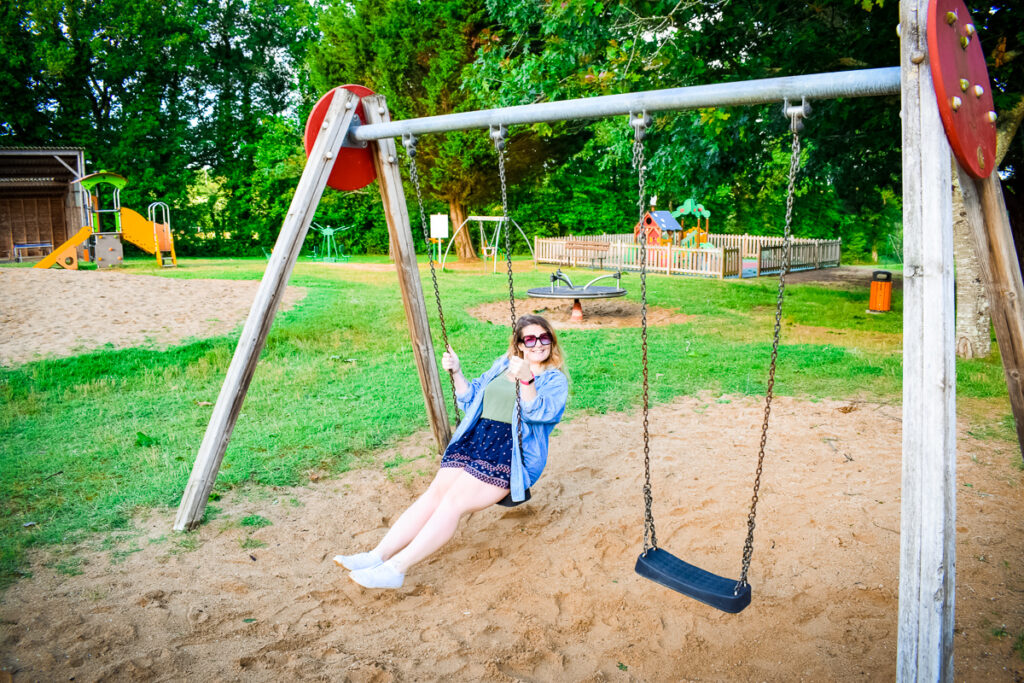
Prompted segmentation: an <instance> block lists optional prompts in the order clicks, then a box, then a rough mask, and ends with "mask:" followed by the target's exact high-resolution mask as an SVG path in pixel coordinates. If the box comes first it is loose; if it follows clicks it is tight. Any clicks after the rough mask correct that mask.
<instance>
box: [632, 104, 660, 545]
mask: <svg viewBox="0 0 1024 683" xmlns="http://www.w3.org/2000/svg"><path fill="white" fill-rule="evenodd" d="M629 125H630V126H632V127H633V167H634V168H635V169H636V171H637V179H638V181H637V186H638V188H639V189H638V196H637V209H638V211H639V214H640V218H639V223H638V225H639V226H640V232H639V233H638V235H639V236H640V347H641V363H642V365H643V396H642V407H643V418H644V420H643V426H644V555H646V554H647V551H649V550H655V549H657V547H658V535H657V533H656V531H655V529H654V510H653V507H654V497H653V495H652V494H651V438H650V422H649V420H648V416H647V413H648V408H649V406H650V400H649V396H650V392H649V386H648V377H647V231H646V230H644V225H643V222H644V213H645V211H644V209H645V208H646V201H645V199H646V198H645V197H644V185H645V183H646V178H645V174H646V172H647V168H646V167H645V166H644V144H643V139H644V137H645V136H646V134H647V127H648V126H650V125H651V117H650V116H648V114H647V112H646V111H642V112H640V114H639V115H634V113H633V112H630V113H629Z"/></svg>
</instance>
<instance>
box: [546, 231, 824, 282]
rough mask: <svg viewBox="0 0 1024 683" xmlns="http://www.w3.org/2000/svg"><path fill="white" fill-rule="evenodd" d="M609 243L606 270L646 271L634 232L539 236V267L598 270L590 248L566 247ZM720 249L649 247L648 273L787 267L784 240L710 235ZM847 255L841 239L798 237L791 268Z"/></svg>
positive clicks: (730, 273) (712, 273) (726, 273)
mask: <svg viewBox="0 0 1024 683" xmlns="http://www.w3.org/2000/svg"><path fill="white" fill-rule="evenodd" d="M569 241H572V242H577V243H578V242H604V243H607V244H608V245H609V246H608V251H607V252H605V251H604V250H603V249H602V250H601V252H600V256H601V257H602V258H601V261H600V263H601V264H602V267H603V268H604V269H605V270H609V269H610V270H618V269H622V270H640V245H638V244H636V242H635V241H634V239H633V234H632V233H625V234H610V235H573V236H568V237H551V238H541V237H537V238H534V249H533V252H534V259H535V261H536V262H537V263H552V264H556V265H560V266H572V267H576V266H592V265H593V264H594V256H595V255H597V252H596V251H595V253H593V254H591V253H590V252H588V251H587V250H585V249H579V248H578V247H577V248H574V249H566V248H565V245H566V243H567V242H569ZM708 241H709V242H710V243H711V244H713V245H714V248H704V249H684V248H681V247H674V246H653V245H648V247H647V270H648V272H651V273H665V274H667V275H696V276H702V277H716V278H726V277H740V276H741V275H742V272H743V261H744V259H751V260H753V259H756V261H757V266H756V274H757V275H771V274H777V273H778V272H779V270H780V269H781V268H782V258H783V240H782V238H781V237H764V236H760V235H715V234H712V235H709V239H708ZM841 254H842V243H841V241H840V240H812V239H796V238H794V239H793V244H792V249H791V261H790V267H789V269H790V270H810V269H814V268H830V267H834V266H838V265H839V259H840V256H841Z"/></svg>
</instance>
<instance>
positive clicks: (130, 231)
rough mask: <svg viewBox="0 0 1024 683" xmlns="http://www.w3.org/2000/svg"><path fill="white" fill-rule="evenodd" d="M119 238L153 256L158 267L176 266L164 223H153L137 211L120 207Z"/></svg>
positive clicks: (172, 240) (172, 241)
mask: <svg viewBox="0 0 1024 683" xmlns="http://www.w3.org/2000/svg"><path fill="white" fill-rule="evenodd" d="M121 237H122V238H123V239H126V240H128V241H129V242H131V243H132V244H134V245H135V246H137V247H138V248H139V249H141V250H142V251H144V252H146V253H147V254H155V255H156V262H157V264H158V265H160V266H164V265H177V264H178V260H177V258H176V257H175V254H174V239H173V238H172V237H171V231H170V229H169V228H168V226H167V224H166V223H154V222H153V221H150V220H148V219H146V218H143V216H142V214H140V213H138V212H137V211H132V210H131V209H126V208H124V207H121ZM161 252H164V253H166V254H167V256H164V255H163V254H162V253H161Z"/></svg>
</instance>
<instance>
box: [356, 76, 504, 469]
mask: <svg viewBox="0 0 1024 683" xmlns="http://www.w3.org/2000/svg"><path fill="white" fill-rule="evenodd" d="M363 111H364V112H365V113H366V122H367V123H368V124H374V123H389V122H390V121H391V115H390V114H389V113H388V108H387V103H386V101H385V99H384V96H383V95H371V96H369V97H364V98H363ZM370 146H371V147H372V148H373V165H374V167H375V168H376V169H377V182H378V183H379V184H380V198H381V201H382V202H383V203H384V216H385V218H386V219H387V223H388V235H389V236H390V238H391V249H392V251H393V253H394V255H395V270H396V271H397V273H398V286H399V288H400V289H401V290H402V304H403V305H404V306H405V319H406V321H407V322H408V324H409V337H410V339H411V341H412V354H413V358H415V360H416V370H417V371H418V372H419V376H420V388H421V389H422V390H423V400H424V402H425V403H426V406H427V420H428V421H429V422H430V430H431V431H432V432H433V434H434V441H435V442H436V443H437V450H438V452H439V453H440V452H442V451H444V449H445V447H446V446H447V445H448V442H449V441H451V438H452V431H451V426H450V425H449V424H448V411H447V410H446V408H445V404H444V392H443V390H442V389H441V378H440V375H439V374H438V370H437V360H436V359H435V357H434V342H433V340H432V339H431V338H430V325H429V323H428V322H427V304H426V301H424V299H423V286H422V284H421V283H420V269H419V265H417V263H416V247H415V244H414V243H413V238H412V227H411V225H410V223H409V210H408V208H407V207H406V205H405V192H404V191H403V190H402V176H401V173H400V171H399V166H398V152H397V150H396V148H395V141H394V139H393V138H384V139H382V140H377V141H376V142H371V143H370ZM484 266H485V267H486V262H485V264H484Z"/></svg>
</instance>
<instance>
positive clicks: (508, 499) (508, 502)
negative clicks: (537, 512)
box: [498, 489, 532, 508]
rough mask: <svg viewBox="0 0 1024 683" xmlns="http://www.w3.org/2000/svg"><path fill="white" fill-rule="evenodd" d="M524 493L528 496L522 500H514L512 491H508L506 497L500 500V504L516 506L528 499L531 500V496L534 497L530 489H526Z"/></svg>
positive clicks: (510, 506)
mask: <svg viewBox="0 0 1024 683" xmlns="http://www.w3.org/2000/svg"><path fill="white" fill-rule="evenodd" d="M523 494H524V495H525V496H526V497H525V498H523V499H522V500H512V492H511V491H509V492H508V493H506V494H505V497H504V498H502V499H501V500H499V501H498V505H500V506H502V507H506V508H514V507H517V506H519V505H522V504H523V503H525V502H526V501H528V500H530V498H532V496H531V495H530V489H526V490H525V491H523Z"/></svg>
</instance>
